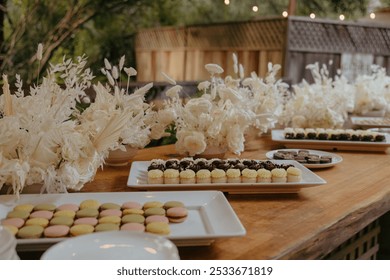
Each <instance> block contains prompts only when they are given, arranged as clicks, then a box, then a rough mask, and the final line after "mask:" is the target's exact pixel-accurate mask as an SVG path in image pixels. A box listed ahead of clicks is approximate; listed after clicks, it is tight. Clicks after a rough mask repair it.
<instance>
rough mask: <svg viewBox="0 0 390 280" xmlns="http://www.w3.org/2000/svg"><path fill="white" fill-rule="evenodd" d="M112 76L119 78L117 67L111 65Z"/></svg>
mask: <svg viewBox="0 0 390 280" xmlns="http://www.w3.org/2000/svg"><path fill="white" fill-rule="evenodd" d="M112 77H113V78H114V79H115V80H118V78H119V72H118V67H116V66H114V67H112Z"/></svg>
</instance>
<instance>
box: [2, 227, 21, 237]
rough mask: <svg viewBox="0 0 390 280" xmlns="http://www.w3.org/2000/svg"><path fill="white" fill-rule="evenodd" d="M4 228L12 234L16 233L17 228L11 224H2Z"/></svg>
mask: <svg viewBox="0 0 390 280" xmlns="http://www.w3.org/2000/svg"><path fill="white" fill-rule="evenodd" d="M3 227H4V228H5V229H7V230H8V231H9V232H11V233H12V234H13V235H14V236H15V235H16V234H17V233H18V231H19V229H18V228H17V227H15V226H12V225H3Z"/></svg>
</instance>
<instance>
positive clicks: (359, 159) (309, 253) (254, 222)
mask: <svg viewBox="0 0 390 280" xmlns="http://www.w3.org/2000/svg"><path fill="white" fill-rule="evenodd" d="M249 144H250V146H251V147H252V149H251V150H250V151H245V152H244V153H243V154H241V155H240V156H236V155H233V154H226V155H225V157H229V158H231V157H239V158H253V159H265V153H266V152H267V151H269V150H274V149H277V148H281V146H280V145H278V144H276V143H275V142H273V141H272V140H271V139H270V137H269V136H262V137H260V138H258V139H256V140H253V142H251V143H249ZM253 147H255V148H253ZM337 154H339V155H341V156H342V157H343V161H342V162H341V163H340V164H337V165H335V166H333V167H330V168H324V169H313V170H312V171H314V172H315V173H316V174H317V175H319V176H320V177H322V178H323V179H325V180H326V181H327V184H325V185H320V186H316V187H310V188H303V189H301V191H300V192H299V193H298V194H268V195H267V194H236V195H229V194H228V195H227V199H228V201H229V202H230V204H231V206H232V207H233V209H234V210H235V212H236V214H237V216H238V217H239V219H240V220H241V222H242V224H243V225H244V227H245V228H246V231H247V234H246V236H244V237H234V238H226V239H217V240H216V241H215V242H214V243H212V244H211V245H210V246H198V247H179V252H180V257H181V259H202V260H204V259H317V258H321V257H323V256H325V255H326V254H328V253H329V252H331V251H332V249H334V248H335V247H337V246H338V245H340V244H341V243H342V242H344V241H345V240H347V239H348V238H349V237H350V236H352V235H353V234H355V233H356V232H358V231H359V230H361V229H363V228H364V227H365V226H366V225H368V224H369V223H371V222H372V221H374V220H376V219H377V218H378V217H380V216H381V215H383V214H384V213H386V212H388V211H389V210H390V178H389V176H390V152H389V149H388V150H387V151H386V152H364V151H348V152H337ZM155 158H161V159H168V158H179V156H178V155H177V154H175V149H174V146H173V145H170V146H160V147H156V148H149V149H143V150H141V151H139V153H138V154H137V155H136V156H135V157H134V158H133V161H141V160H151V159H155ZM129 169H130V166H126V167H110V166H105V167H104V169H103V170H100V171H98V173H97V175H96V177H95V180H94V181H93V182H90V183H88V184H86V185H85V187H84V188H83V189H82V190H81V192H129V191H131V190H130V188H129V187H127V186H126V183H127V179H128V175H129Z"/></svg>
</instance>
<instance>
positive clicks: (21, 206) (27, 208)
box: [14, 204, 34, 212]
mask: <svg viewBox="0 0 390 280" xmlns="http://www.w3.org/2000/svg"><path fill="white" fill-rule="evenodd" d="M33 209H34V205H33V204H19V205H16V206H15V207H14V210H15V211H19V210H20V211H27V212H31V211H32V210H33Z"/></svg>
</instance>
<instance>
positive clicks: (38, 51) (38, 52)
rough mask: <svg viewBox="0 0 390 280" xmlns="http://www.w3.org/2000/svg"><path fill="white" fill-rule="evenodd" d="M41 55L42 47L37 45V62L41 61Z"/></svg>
mask: <svg viewBox="0 0 390 280" xmlns="http://www.w3.org/2000/svg"><path fill="white" fill-rule="evenodd" d="M42 53H43V45H42V44H41V43H39V44H38V50H37V59H38V60H39V61H40V60H42Z"/></svg>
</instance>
